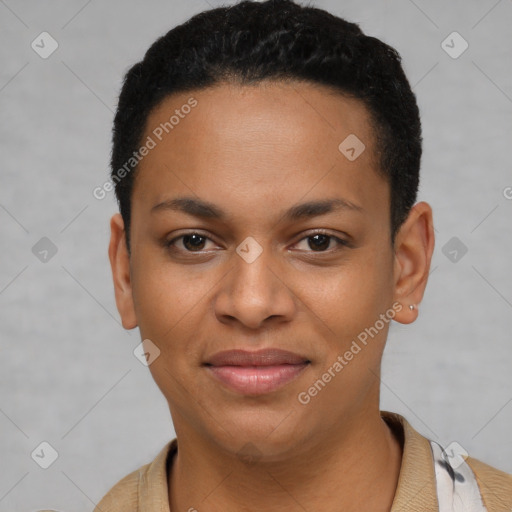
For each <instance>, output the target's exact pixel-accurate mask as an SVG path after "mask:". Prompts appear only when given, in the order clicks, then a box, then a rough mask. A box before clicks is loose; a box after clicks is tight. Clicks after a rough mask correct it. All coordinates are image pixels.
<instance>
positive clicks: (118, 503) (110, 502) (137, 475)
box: [94, 464, 150, 512]
mask: <svg viewBox="0 0 512 512" xmlns="http://www.w3.org/2000/svg"><path fill="white" fill-rule="evenodd" d="M149 466H150V464H144V466H141V467H140V468H139V469H137V470H135V471H133V472H132V473H130V474H128V475H126V476H125V477H124V478H122V479H121V480H119V482H117V483H116V484H115V485H114V486H113V487H112V488H111V489H110V491H108V493H107V494H106V495H105V496H104V497H103V498H102V500H101V501H100V502H99V503H98V504H97V505H96V508H95V509H94V512H120V511H121V510H122V511H123V512H137V510H138V508H139V482H140V481H141V480H142V479H143V478H144V474H145V473H147V470H148V468H149Z"/></svg>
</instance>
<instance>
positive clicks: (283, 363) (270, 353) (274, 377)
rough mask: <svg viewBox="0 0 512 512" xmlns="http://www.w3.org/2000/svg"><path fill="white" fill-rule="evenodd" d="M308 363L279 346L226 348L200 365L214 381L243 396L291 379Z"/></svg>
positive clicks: (258, 392)
mask: <svg viewBox="0 0 512 512" xmlns="http://www.w3.org/2000/svg"><path fill="white" fill-rule="evenodd" d="M310 364H311V361H310V360H309V359H307V358H306V357H304V356H301V355H299V354H295V353H293V352H288V351H286V350H281V349H264V350H259V351H256V352H249V351H245V350H228V351H224V352H218V353H217V354H214V355H213V356H212V357H211V358H210V359H208V361H207V362H206V363H204V365H203V366H204V367H205V368H206V370H207V371H208V372H209V374H210V375H211V376H212V377H213V378H214V379H215V380H216V381H218V382H221V383H222V384H224V386H226V387H228V388H229V389H230V390H232V391H235V392H237V393H240V394H244V395H262V394H266V393H271V392H272V391H276V390H277V389H280V388H282V387H284V386H285V385H286V384H288V383H290V382H291V381H293V380H295V379H296V378H297V377H298V376H299V375H300V374H301V373H302V372H303V371H304V370H305V368H307V367H308V366H309V365H310Z"/></svg>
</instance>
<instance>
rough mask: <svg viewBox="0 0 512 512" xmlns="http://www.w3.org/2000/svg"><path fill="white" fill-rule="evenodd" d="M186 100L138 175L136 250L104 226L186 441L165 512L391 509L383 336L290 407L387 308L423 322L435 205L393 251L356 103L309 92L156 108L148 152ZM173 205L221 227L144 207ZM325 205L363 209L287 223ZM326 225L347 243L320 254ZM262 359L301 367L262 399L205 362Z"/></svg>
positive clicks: (133, 316)
mask: <svg viewBox="0 0 512 512" xmlns="http://www.w3.org/2000/svg"><path fill="white" fill-rule="evenodd" d="M191 96H193V97H194V98H195V99H196V100H197V101H198V105H197V107H195V109H193V110H192V111H191V113H190V114H188V115H187V116H186V117H185V118H184V119H182V120H180V124H179V125H177V126H176V127H175V128H174V129H173V130H172V131H171V132H169V134H168V135H167V136H166V137H164V138H163V139H162V141H161V142H159V143H158V144H157V146H156V147H155V148H154V149H152V150H151V151H150V152H149V154H148V155H147V156H146V157H145V158H144V159H143V160H142V161H141V163H140V164H139V167H138V170H137V175H136V181H135V186H134V190H133V196H132V221H131V222H132V223H131V227H130V235H131V256H129V255H128V252H127V248H126V243H125V233H124V225H123V221H122V218H121V216H120V215H119V214H115V215H114V216H113V217H112V219H111V223H110V225H111V241H110V246H109V257H110V261H111V265H112V272H113V279H114V286H115V295H116V302H117V307H118V310H119V313H120V315H121V319H122V323H123V326H124V327H125V328H126V329H133V328H135V327H137V326H138V327H139V329H140V332H141V337H142V339H150V340H152V342H153V343H154V344H155V345H157V346H158V348H159V349H160V351H161V353H160V356H159V357H158V358H157V359H156V360H155V361H154V362H153V363H152V364H151V365H150V367H149V368H150V371H151V373H152V375H153V378H154V379H155V382H156V383H157V385H158V386H159V388H160V389H161V391H162V393H163V394H164V396H165V397H166V399H167V401H168V404H169V409H170V412H171V415H172V420H173V423H174V427H175V430H176V434H177V437H178V440H179V450H178V454H177V456H176V457H175V459H174V461H173V465H172V471H171V474H170V477H169V500H170V510H171V511H173V512H175V511H178V510H189V509H191V508H192V507H194V508H196V509H197V510H199V511H201V512H202V511H215V512H216V511H223V512H226V511H227V512H230V511H233V512H234V511H237V512H239V511H240V510H244V511H261V510H269V511H277V510H288V511H302V512H303V511H304V510H322V511H324V512H335V511H336V512H339V510H344V511H345V512H352V511H354V512H355V511H360V510H373V511H377V512H378V511H389V510H390V509H391V504H392V501H393V497H394V494H395V490H396V486H397V482H398V476H399V472H400V464H401V457H402V447H401V445H400V443H399V442H398V440H397V439H396V438H395V436H394V435H393V433H392V432H391V430H390V429H389V427H388V426H387V424H386V423H385V422H384V421H383V420H382V418H381V417H380V414H379V393H380V388H379V383H380V380H379V377H380V365H381V359H382V353H383V350H384V346H385V342H386V337H387V334H388V327H389V324H388V323H386V324H385V327H384V328H383V329H381V330H380V331H379V333H378V335H376V336H375V337H374V338H373V339H370V341H369V342H368V344H367V345H366V346H365V347H364V348H363V349H362V350H361V351H360V352H359V353H358V354H357V355H356V356H354V358H353V359H352V360H351V361H350V362H349V363H348V364H347V365H346V366H345V367H344V368H343V370H342V371H341V372H339V373H337V374H336V377H335V378H332V380H331V381H330V382H329V383H328V384H327V385H326V386H325V387H324V388H323V389H322V390H321V391H320V392H319V393H318V394H317V395H316V396H314V397H313V398H311V401H310V402H309V403H308V404H307V405H303V404H301V403H300V402H299V401H298V399H297V396H298V394H299V393H300V392H303V391H307V390H308V388H310V387H311V385H312V384H313V383H314V382H315V381H316V380H317V379H318V378H319V377H321V375H322V374H323V373H324V372H326V371H327V369H328V368H329V367H332V365H333V363H334V362H335V361H336V360H337V357H338V356H339V355H342V354H344V353H345V352H346V351H347V350H348V349H349V348H350V345H351V343H352V341H353V340H354V339H356V338H357V335H358V334H359V333H361V332H362V331H364V329H365V328H367V327H370V326H373V325H374V324H375V322H376V320H378V319H379V315H381V314H383V313H385V312H386V311H388V310H390V309H392V305H393V304H394V303H400V304H401V305H402V309H401V310H400V311H399V312H397V313H396V315H395V317H394V320H395V321H398V322H401V323H404V324H407V323H410V322H413V321H414V320H415V319H416V317H417V315H418V309H417V307H416V309H414V310H410V309H409V307H408V306H409V305H410V304H415V305H418V304H419V303H420V302H421V299H422V297H423V293H424V290H425V286H426V282H427V277H428V272H429V267H430V261H431V256H432V252H433V247H434V234H433V224H432V211H431V208H430V206H429V205H428V204H427V203H424V202H421V203H418V204H416V205H415V206H414V207H413V209H412V210H411V212H410V214H409V216H408V218H407V220H406V221H405V223H404V224H403V225H402V226H401V228H400V231H399V233H398V234H397V236H396V240H395V243H394V245H392V244H391V232H390V222H389V219H390V199H389V185H388V183H387V181H386V180H385V179H384V178H383V177H382V176H381V175H380V174H379V173H378V172H377V171H378V162H376V161H375V158H374V134H373V132H372V129H371V127H370V118H369V114H368V112H367V110H366V108H365V107H364V105H363V104H362V103H360V102H359V101H358V100H355V99H350V98H346V97H344V96H342V95H340V94H335V93H332V92H331V91H330V90H329V89H327V88H324V87H322V86H318V85H312V84H308V83H299V82H288V83H278V82H262V83H260V84H258V85H255V86H239V85H234V84H228V83H224V84H221V85H216V86H215V87H213V88H208V89H203V90H198V91H194V92H193V93H190V92H189V93H185V94H178V95H173V96H170V97H168V98H166V99H165V100H164V101H163V102H162V103H161V104H159V105H158V106H157V107H156V108H155V109H154V110H153V111H152V113H151V114H150V116H149V118H148V121H147V125H146V133H145V135H144V140H145V137H147V136H148V135H151V133H152V131H153V130H154V128H155V127H157V126H158V125H159V124H160V123H161V122H165V121H167V120H168V119H169V117H170V116H171V115H172V114H173V113H174V111H175V109H177V108H178V109H179V108H180V107H181V106H182V105H184V104H185V103H186V102H187V101H188V99H189V98H190V97H191ZM349 134H356V135H357V137H358V138H359V139H360V140H361V141H363V143H364V144H365V146H366V149H365V150H364V151H363V153H362V154H361V155H360V156H359V157H358V158H357V159H356V160H354V161H349V160H348V159H347V158H346V157H345V156H344V155H343V154H342V153H341V152H340V151H339V150H338V146H339V144H340V143H341V142H342V141H343V140H344V139H345V138H346V137H347V136H348V135H349ZM181 196H187V197H192V198H195V199H202V200H205V201H209V202H211V203H214V204H215V205H216V206H217V207H218V208H220V209H222V210H223V211H225V213H226V218H225V219H223V220H219V219H204V218H199V217H195V216H192V215H189V214H186V213H184V212H180V211H171V210H160V211H155V212H153V213H152V212H151V209H152V207H153V206H154V205H156V204H158V203H160V202H162V201H164V200H166V199H171V198H176V197H181ZM331 198H340V199H343V200H344V201H348V202H350V203H352V204H354V205H356V206H357V207H358V208H359V209H349V208H342V209H340V210H337V211H333V212H330V213H327V214H323V215H318V216H314V217H311V218H303V219H298V220H297V219H296V220H293V221H287V220H285V218H284V216H283V212H284V211H286V210H287V209H288V208H290V207H292V206H294V205H297V204H300V203H303V202H306V201H313V200H325V199H331ZM319 229H322V230H325V232H326V234H327V235H330V237H339V238H340V239H342V240H345V241H347V242H348V245H341V244H338V243H337V242H336V240H335V238H326V239H325V238H324V239H321V240H320V242H317V246H318V245H320V246H321V248H320V249H316V250H315V248H316V247H317V246H315V245H314V242H315V240H312V239H311V238H310V237H312V236H313V235H314V234H315V230H319ZM194 230H197V231H199V232H200V234H201V235H202V236H205V237H207V238H206V239H203V238H199V242H200V245H199V252H198V251H197V250H196V251H194V246H193V245H192V244H191V243H190V241H189V243H185V244H184V242H185V239H184V238H181V239H178V240H177V241H176V242H175V243H174V249H172V248H171V247H166V246H165V242H166V241H171V240H172V239H175V238H177V237H179V236H182V235H183V234H186V233H190V231H194ZM249 236H250V237H253V238H254V239H255V240H256V241H257V242H258V243H259V244H260V246H261V248H262V253H261V255H260V256H259V257H258V258H257V259H256V260H255V261H253V262H252V263H247V262H246V261H245V260H244V259H242V258H241V257H240V256H239V255H238V253H237V252H236V248H237V247H238V246H239V245H240V244H241V243H242V242H243V241H244V240H245V239H246V238H247V237H249ZM322 241H324V242H325V245H324V246H322V244H321V242H322ZM201 242H202V245H201ZM268 347H278V348H282V349H285V350H290V351H292V352H296V353H299V354H301V355H305V356H307V357H308V359H309V360H310V361H311V364H310V365H308V367H307V368H306V369H305V370H304V371H303V372H302V373H301V374H300V375H299V376H298V377H297V378H296V379H295V380H293V381H291V382H289V383H288V384H287V385H286V386H284V387H283V388H281V389H279V390H277V391H274V392H272V393H269V394H265V395H258V396H246V395H242V394H238V393H235V392H234V391H231V390H229V389H227V388H225V387H224V386H223V385H221V384H220V383H218V382H217V381H216V380H214V379H213V378H212V377H211V376H210V375H209V372H207V371H206V370H205V368H204V367H203V366H202V363H204V362H205V360H206V359H207V358H208V357H210V356H212V355H213V354H214V353H216V352H218V351H221V350H227V349H233V348H241V349H246V350H258V349H260V348H268ZM248 443H251V444H250V445H248ZM244 446H245V447H246V449H247V446H251V447H252V450H253V451H254V453H255V460H253V462H252V463H247V461H245V460H243V458H242V457H240V455H239V454H238V452H239V451H240V450H241V449H242V448H243V447H244Z"/></svg>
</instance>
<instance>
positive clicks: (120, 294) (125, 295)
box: [108, 213, 137, 329]
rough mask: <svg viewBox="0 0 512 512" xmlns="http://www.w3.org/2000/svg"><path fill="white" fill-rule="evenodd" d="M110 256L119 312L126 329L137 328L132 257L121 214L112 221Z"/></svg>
mask: <svg viewBox="0 0 512 512" xmlns="http://www.w3.org/2000/svg"><path fill="white" fill-rule="evenodd" d="M108 256H109V260H110V266H111V269H112V278H113V281H114V292H115V297H116V304H117V310H118V311H119V314H120V315H121V322H122V324H123V327H124V328H125V329H134V328H135V327H137V318H136V315H135V308H134V302H133V295H132V284H131V276H130V257H129V254H128V249H127V247H126V237H125V230H124V222H123V218H122V216H121V214H120V213H116V214H115V215H113V216H112V218H111V219H110V244H109V247H108Z"/></svg>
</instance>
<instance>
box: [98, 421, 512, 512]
mask: <svg viewBox="0 0 512 512" xmlns="http://www.w3.org/2000/svg"><path fill="white" fill-rule="evenodd" d="M380 414H381V417H382V418H383V419H384V421H386V423H387V424H388V425H389V426H390V428H391V429H392V430H393V432H394V433H395V435H396V436H397V437H398V438H399V439H401V440H403V454H402V465H401V468H400V474H399V477H398V485H397V488H396V492H395V497H394V499H393V504H392V506H391V511H390V512H445V511H446V512H447V511H449V510H450V511H451V510H453V511H459V510H460V511H465V512H473V511H474V512H480V511H482V512H505V511H512V475H509V474H507V473H504V472H503V471H500V470H498V469H496V468H493V467H491V466H489V465H487V464H485V463H483V462H481V461H479V460H477V459H473V458H472V457H467V458H466V457H464V458H462V459H460V460H459V462H458V463H457V464H453V463H452V465H450V459H449V458H448V457H447V458H446V460H442V457H441V454H443V455H444V454H445V452H444V450H442V449H441V448H440V446H439V445H437V443H434V442H433V441H430V440H429V439H427V438H426V437H424V436H422V435H421V434H420V433H418V432H417V431H416V430H415V429H413V428H412V426H411V425H410V424H409V423H408V421H407V420H406V419H405V418H404V417H403V416H401V415H399V414H397V413H393V412H388V411H380ZM177 448H178V444H177V439H176V438H175V439H173V440H172V441H169V442H168V443H167V444H166V445H165V446H164V448H163V449H162V450H161V451H160V453H159V454H158V455H157V456H156V457H155V459H154V460H153V461H152V462H150V463H148V464H145V465H144V466H142V467H141V468H139V469H138V470H136V471H134V472H132V473H130V474H129V475H127V476H125V477H124V478H123V479H122V480H120V481H119V482H118V483H117V484H116V485H114V487H112V489H111V490H110V491H109V492H108V493H107V495H106V496H105V497H104V498H103V499H102V500H101V501H100V502H99V503H98V505H97V506H96V508H95V509H94V512H170V510H169V493H168V468H169V467H171V462H172V459H173V457H174V455H175V454H176V451H177ZM448 451H450V449H447V452H448ZM451 452H452V455H453V449H451ZM451 466H453V468H455V469H452V467H451ZM468 477H470V478H468ZM471 480H474V482H475V483H474V486H471V485H470V484H471ZM455 484H457V485H455ZM457 486H461V487H457ZM460 488H462V491H460V490H459V491H458V490H457V489H460ZM468 489H469V491H468ZM459 492H462V494H463V496H462V494H459ZM471 492H472V493H473V494H471V495H470V494H469V493H471ZM466 493H468V494H466ZM461 496H462V498H461ZM465 496H472V498H471V497H470V498H467V500H470V499H471V500H472V501H471V503H469V502H468V501H464V497H465Z"/></svg>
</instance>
